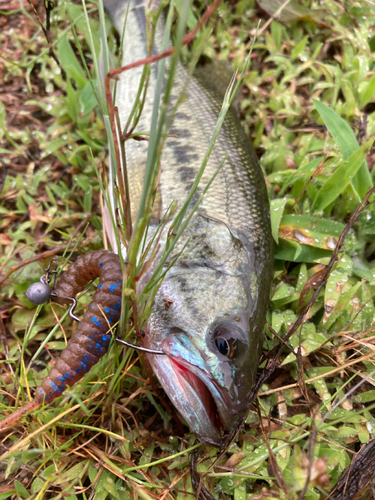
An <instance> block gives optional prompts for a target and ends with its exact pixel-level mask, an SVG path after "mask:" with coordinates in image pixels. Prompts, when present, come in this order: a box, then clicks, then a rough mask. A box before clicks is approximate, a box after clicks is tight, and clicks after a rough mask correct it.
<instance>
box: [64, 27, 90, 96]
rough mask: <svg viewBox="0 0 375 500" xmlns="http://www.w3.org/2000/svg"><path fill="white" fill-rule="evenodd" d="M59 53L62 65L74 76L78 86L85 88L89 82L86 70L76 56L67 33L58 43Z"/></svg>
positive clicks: (70, 75)
mask: <svg viewBox="0 0 375 500" xmlns="http://www.w3.org/2000/svg"><path fill="white" fill-rule="evenodd" d="M58 55H59V59H60V63H61V66H62V67H63V68H64V70H65V71H66V72H67V74H68V75H69V77H70V78H73V80H74V82H75V84H76V85H77V87H78V88H80V89H83V88H84V87H85V86H86V84H87V79H86V75H85V72H84V71H83V69H82V67H81V65H80V64H79V62H78V59H77V58H76V56H75V54H74V51H73V49H72V46H71V45H70V42H69V41H68V37H67V35H64V36H62V37H61V38H60V41H59V43H58Z"/></svg>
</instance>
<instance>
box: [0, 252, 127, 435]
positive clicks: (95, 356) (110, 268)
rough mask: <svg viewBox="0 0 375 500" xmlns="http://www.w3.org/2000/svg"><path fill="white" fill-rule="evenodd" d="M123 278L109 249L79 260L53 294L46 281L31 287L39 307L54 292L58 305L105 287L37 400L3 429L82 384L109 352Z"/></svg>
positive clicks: (29, 293) (0, 425)
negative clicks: (87, 289) (90, 286)
mask: <svg viewBox="0 0 375 500" xmlns="http://www.w3.org/2000/svg"><path fill="white" fill-rule="evenodd" d="M119 276H122V269H121V264H120V261H119V257H118V255H116V254H114V253H113V252H108V251H107V250H94V251H91V252H88V253H87V254H86V255H82V256H80V257H78V259H77V260H76V261H75V262H74V263H73V264H71V265H70V267H69V270H68V271H67V272H65V273H63V274H62V275H61V277H59V279H58V282H57V283H56V286H55V288H54V290H53V292H52V290H51V288H49V287H48V284H47V283H46V282H45V280H44V281H43V278H42V280H41V282H40V283H34V284H33V285H31V287H30V288H29V290H28V291H27V296H28V298H29V299H30V301H31V302H33V303H37V304H41V303H43V302H46V301H47V300H48V299H49V298H50V296H51V292H52V295H53V296H56V301H57V302H64V303H65V302H66V301H67V300H68V299H69V298H72V297H75V296H76V295H77V293H79V292H80V291H82V289H83V287H84V286H85V285H86V284H87V283H88V282H89V281H91V280H92V279H95V278H100V285H101V286H99V287H98V288H97V290H96V292H95V294H94V297H93V299H92V302H91V304H90V305H89V307H88V308H87V310H86V312H85V314H84V316H83V318H82V320H81V321H80V322H79V324H78V326H77V328H76V329H75V330H74V332H73V333H72V336H71V338H70V340H69V341H68V345H67V346H66V348H65V349H64V351H63V352H62V353H61V355H60V357H59V358H58V360H57V361H56V365H55V367H54V368H52V370H51V371H50V373H49V375H48V377H47V378H45V379H44V380H43V382H42V385H41V386H40V387H38V388H37V390H36V395H35V398H34V399H33V400H32V401H29V402H28V403H27V404H26V405H24V406H23V407H22V408H19V409H18V410H16V411H15V412H13V413H12V414H11V415H9V416H8V417H6V418H5V419H4V420H2V421H1V422H0V429H4V428H5V427H7V426H9V425H11V424H14V423H15V422H17V420H19V419H20V418H21V417H23V416H24V415H25V414H26V413H29V412H30V411H32V410H34V409H36V408H37V407H38V406H40V405H41V404H42V403H43V401H45V402H46V403H50V402H51V401H53V400H54V399H56V398H57V397H59V396H61V394H62V393H63V392H64V391H65V389H66V387H67V385H69V386H72V385H73V384H75V383H76V382H78V380H80V379H81V378H82V377H84V375H85V373H87V372H88V371H89V370H90V369H91V367H92V366H94V365H95V364H96V363H97V362H98V361H99V359H100V358H101V357H102V356H103V355H104V354H105V353H106V352H107V349H108V346H109V343H110V341H111V338H112V335H111V334H110V332H109V330H110V328H109V324H112V325H113V324H114V323H116V322H117V321H118V320H119V318H120V312H121V288H122V286H121V285H122V283H121V282H119V281H118V277H119ZM117 285H118V286H117ZM47 288H48V290H47Z"/></svg>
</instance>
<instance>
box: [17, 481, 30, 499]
mask: <svg viewBox="0 0 375 500" xmlns="http://www.w3.org/2000/svg"><path fill="white" fill-rule="evenodd" d="M14 487H15V488H16V490H17V493H18V495H19V496H20V497H22V498H29V497H30V493H29V492H28V491H27V489H26V488H25V487H24V485H23V484H22V483H20V482H19V481H17V480H16V481H14Z"/></svg>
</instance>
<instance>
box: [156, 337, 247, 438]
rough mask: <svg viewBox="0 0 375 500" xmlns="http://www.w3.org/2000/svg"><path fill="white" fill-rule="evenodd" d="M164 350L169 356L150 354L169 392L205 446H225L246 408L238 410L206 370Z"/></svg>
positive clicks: (164, 386)
mask: <svg viewBox="0 0 375 500" xmlns="http://www.w3.org/2000/svg"><path fill="white" fill-rule="evenodd" d="M167 343H168V342H167ZM163 347H165V343H164V346H163ZM164 350H165V352H166V354H167V355H166V356H152V355H150V356H148V359H149V361H150V363H151V365H152V368H153V370H154V372H155V374H156V376H157V377H158V379H159V381H160V383H161V385H162V386H163V388H164V390H165V392H166V393H167V394H168V396H169V398H170V399H171V401H172V403H173V404H174V406H175V407H176V408H177V410H178V411H179V413H180V414H181V416H182V417H183V418H184V419H185V421H186V423H187V424H188V426H189V427H190V429H191V430H192V431H193V432H194V434H196V436H197V437H198V438H199V439H200V440H201V441H202V442H203V443H205V444H207V445H210V446H217V447H222V446H224V445H225V443H226V441H227V438H228V436H229V431H231V430H232V429H233V427H235V426H236V424H237V423H238V422H239V420H240V418H242V416H243V415H244V411H243V407H242V408H239V409H237V408H235V407H234V405H233V404H232V403H231V401H230V399H229V395H228V393H227V390H226V389H223V388H222V387H220V386H219V384H218V383H217V382H216V380H214V379H213V377H212V376H211V375H210V373H209V372H208V371H206V370H205V369H204V368H200V367H198V366H196V365H195V364H194V365H193V364H191V363H189V362H188V361H186V360H185V359H184V358H182V357H180V356H174V355H171V354H170V353H169V352H168V351H169V349H168V348H166V349H164Z"/></svg>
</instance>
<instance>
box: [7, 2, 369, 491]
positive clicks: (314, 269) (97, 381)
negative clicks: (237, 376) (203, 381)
mask: <svg viewBox="0 0 375 500" xmlns="http://www.w3.org/2000/svg"><path fill="white" fill-rule="evenodd" d="M302 3H303V6H302ZM258 4H259V5H260V6H262V7H263V8H264V9H265V10H268V14H267V13H265V12H264V11H261V10H260V9H259V8H258V7H256V6H255V4H254V2H253V1H252V0H245V1H239V2H237V4H236V6H232V5H230V4H229V3H227V2H225V3H224V4H223V5H222V6H221V7H220V9H219V12H218V14H217V15H216V16H215V24H214V30H213V34H212V35H211V37H210V38H209V40H208V42H207V43H206V44H205V46H204V52H203V58H204V59H205V60H212V59H216V58H218V59H221V60H224V61H226V60H229V61H230V63H231V66H232V69H233V70H241V69H242V67H243V63H244V60H245V58H246V56H247V54H248V50H249V47H250V43H251V41H252V36H253V35H254V33H255V28H256V26H257V24H258V20H259V19H260V20H261V21H262V24H261V26H260V34H259V35H258V38H257V40H256V42H255V46H254V49H253V53H252V57H251V66H250V69H249V71H247V72H246V74H245V77H244V82H243V89H242V95H241V99H240V101H239V103H238V105H239V109H240V113H241V119H242V123H243V126H244V128H245V130H246V132H247V133H248V134H249V136H250V137H251V138H252V140H253V142H254V145H255V147H256V148H257V152H258V155H259V156H260V159H261V165H262V168H263V169H264V172H265V174H266V180H267V187H268V192H269V197H270V199H271V214H272V223H273V234H274V238H275V240H276V241H277V245H276V251H275V279H274V287H273V290H272V298H271V305H270V310H269V314H268V322H269V324H270V325H271V326H272V328H273V330H274V331H275V332H276V333H277V334H278V335H281V336H284V335H285V334H286V333H287V331H288V330H289V328H290V327H291V325H292V324H293V322H294V321H295V320H296V318H297V317H298V315H299V314H300V313H301V311H302V309H303V307H304V305H305V304H306V303H307V302H308V301H309V299H310V298H311V296H312V293H313V291H314V290H315V287H316V283H317V282H318V281H319V277H321V275H322V272H323V271H324V269H325V266H326V265H327V264H328V261H329V258H330V256H331V254H332V250H333V248H334V246H335V245H336V243H337V240H338V238H339V236H340V234H341V232H342V230H343V229H344V227H345V224H346V223H347V221H348V220H349V218H350V216H351V214H352V213H353V212H354V210H355V209H356V207H357V206H358V205H359V203H360V202H361V200H362V199H363V197H364V195H365V193H366V192H367V190H368V188H369V187H370V186H371V185H372V171H373V165H374V162H375V156H374V153H373V149H372V142H373V139H374V128H375V123H374V119H373V111H374V109H375V107H374V101H375V99H374V94H375V71H374V69H375V55H374V53H375V30H374V24H375V21H374V20H373V16H372V15H371V13H372V11H373V8H374V5H373V3H372V2H370V1H365V0H361V1H358V2H355V1H352V0H351V1H346V2H341V3H336V2H333V1H332V2H331V1H329V0H327V1H326V2H325V3H324V6H323V7H322V6H321V5H320V2H316V1H314V0H311V1H310V0H309V1H306V2H301V5H300V6H298V4H297V2H295V1H293V0H292V1H291V2H290V3H289V5H288V6H286V7H285V8H284V10H283V11H282V12H281V14H280V15H279V17H278V18H277V20H272V21H271V22H270V23H269V25H268V26H267V27H265V28H264V29H263V27H262V26H263V25H264V23H265V21H267V20H268V19H269V15H270V14H272V12H271V10H269V9H273V12H275V11H276V9H278V8H279V7H280V6H281V5H282V2H280V1H279V0H275V1H274V2H269V1H268V2H266V1H265V0H260V1H259V2H258ZM66 5H68V7H69V13H70V16H71V18H72V19H75V20H76V22H75V28H76V35H73V33H72V30H71V24H72V23H71V21H69V16H68V15H67V11H66ZM305 7H306V8H307V10H306V9H305ZM3 8H4V9H6V10H4V13H5V14H7V17H6V19H7V24H6V25H4V26H5V27H4V29H3V31H2V34H1V44H2V48H3V49H5V50H3V52H2V54H4V55H5V58H6V59H5V60H3V63H4V66H3V67H2V68H1V67H0V72H1V73H0V75H1V78H2V80H3V86H2V87H3V90H4V92H3V93H2V94H1V97H0V126H1V129H0V137H1V141H2V145H1V146H0V150H1V153H2V161H3V168H4V165H5V166H6V177H5V178H4V183H3V186H2V189H1V196H0V213H1V222H0V224H1V233H0V245H1V248H0V269H1V280H2V281H1V284H2V288H1V297H0V307H1V309H0V310H1V321H0V327H1V329H0V334H1V339H2V345H3V347H2V351H1V352H2V358H1V360H0V361H1V369H2V372H1V387H0V398H1V399H0V404H1V405H2V406H1V408H2V410H1V411H4V412H5V410H6V411H7V412H8V411H10V409H11V407H12V406H14V404H15V403H16V402H17V403H20V402H21V401H25V400H27V399H28V398H29V397H30V395H31V393H32V389H33V388H34V387H35V386H36V385H38V384H39V383H40V381H41V380H42V379H43V378H44V377H45V376H46V374H47V372H48V370H49V369H50V366H51V359H52V357H53V356H55V355H56V354H58V352H59V351H61V350H62V349H63V348H64V346H65V337H66V336H68V335H69V331H70V321H69V320H68V319H66V318H63V314H64V312H65V311H64V309H63V308H60V307H59V306H56V305H53V308H52V307H51V306H50V305H48V306H44V307H43V308H40V310H38V312H37V313H38V315H37V316H35V309H33V308H31V306H30V304H29V303H28V302H27V299H26V297H25V291H26V289H27V287H28V286H29V284H30V283H31V282H33V281H35V280H36V279H38V278H39V276H40V275H41V274H42V273H43V268H44V267H46V264H47V263H48V262H49V261H50V259H51V258H52V256H54V255H56V254H58V255H62V254H63V252H64V251H65V250H66V249H68V250H69V251H76V246H77V247H78V249H79V250H87V249H95V248H101V247H102V245H103V234H102V232H101V230H102V223H101V204H102V197H101V190H100V182H104V180H105V175H106V174H105V172H106V170H105V168H104V164H105V163H106V162H107V152H106V134H105V129H106V127H108V122H106V120H105V119H104V120H103V119H102V115H101V114H100V113H99V112H98V108H97V107H96V100H95V99H93V91H92V85H91V82H90V80H89V78H88V76H87V74H86V72H85V68H84V66H83V65H82V64H81V60H80V54H79V47H80V48H81V50H82V53H83V54H84V55H85V63H86V64H87V66H88V67H89V68H90V70H91V75H93V78H94V80H95V72H93V67H95V64H96V63H95V60H94V59H93V57H92V56H90V54H93V52H92V50H91V48H92V47H93V46H94V49H95V48H96V50H97V49H98V46H96V47H95V44H97V43H98V42H97V40H96V39H95V38H93V40H92V41H91V38H90V31H89V30H88V28H87V25H86V23H85V14H84V10H83V9H82V7H81V6H80V5H75V4H73V3H67V4H61V5H60V6H59V7H58V8H57V9H56V10H54V11H53V18H52V28H51V36H52V44H53V48H54V50H55V52H56V55H57V57H58V59H59V61H60V63H61V66H62V70H61V69H60V68H59V67H58V66H57V64H56V63H55V62H54V61H53V60H52V59H51V58H50V57H49V56H48V45H47V42H46V40H45V38H44V35H43V33H42V32H41V30H40V28H39V27H38V25H37V24H35V23H34V21H33V16H32V15H31V13H30V11H29V9H28V7H27V6H26V5H25V6H24V7H22V5H21V7H20V9H17V10H15V11H12V10H10V9H9V6H8V4H6V5H5V7H3ZM1 10H2V4H0V11H1ZM203 11H204V2H196V3H194V7H193V9H192V11H191V12H190V13H189V17H188V24H189V27H190V28H191V27H193V25H194V23H195V20H196V19H198V18H200V16H201V15H202V12H203ZM87 12H88V17H89V18H90V23H91V26H92V31H93V32H94V33H95V32H99V31H100V30H103V25H102V24H101V25H100V23H99V17H98V14H97V10H96V5H95V4H87ZM27 13H28V14H27ZM39 14H40V16H41V17H42V18H43V19H44V14H43V10H42V9H41V11H40V13H39ZM107 27H108V28H109V24H108V26H107ZM249 34H251V36H249ZM115 46H116V43H115V40H114V38H113V36H112V35H111V37H110V38H109V52H111V53H114V51H115ZM194 48H195V46H194V44H191V45H190V46H189V48H184V49H183V50H182V52H183V56H184V57H186V58H187V59H189V57H190V54H191V53H192V52H193V51H194ZM373 51H374V52H373ZM109 57H110V56H109V55H108V59H109ZM94 88H95V89H96V87H95V86H94ZM99 100H101V103H102V105H103V96H102V95H101V94H100V90H99ZM1 103H2V104H1ZM365 161H367V167H366V164H365V163H364V162H365ZM368 172H370V173H369V174H368ZM97 173H98V175H99V177H100V182H99V179H98V176H97ZM374 210H375V209H374V207H373V206H370V207H369V208H368V209H366V211H365V213H364V214H363V215H361V216H360V217H359V219H358V221H357V222H356V224H355V225H354V228H353V230H352V231H351V233H350V235H349V237H348V238H347V239H346V242H345V247H344V252H342V253H341V254H340V259H339V262H338V264H337V265H336V266H335V268H334V270H333V271H332V273H331V274H330V277H329V280H328V282H327V284H326V286H325V287H324V289H323V290H322V292H321V293H320V295H319V296H318V299H317V301H316V302H315V304H314V306H313V308H312V311H311V313H310V314H309V317H308V320H307V321H306V322H305V323H304V325H303V327H302V328H301V329H300V330H298V331H297V333H295V334H294V335H293V336H292V337H291V338H290V340H289V342H288V343H289V346H290V347H292V348H293V349H294V350H297V348H300V350H301V353H302V360H300V361H299V362H297V359H296V356H295V354H293V353H292V352H290V350H288V349H287V348H285V349H284V351H283V353H282V362H281V364H280V366H279V367H278V368H277V370H276V371H275V373H274V374H273V375H272V376H271V378H270V379H269V380H268V381H267V382H266V383H265V384H264V385H263V386H262V387H261V390H260V393H259V397H258V405H257V406H254V407H252V409H251V410H250V413H249V416H248V419H247V423H246V425H245V427H244V428H243V429H242V430H241V432H240V435H239V438H238V441H237V442H236V443H235V444H234V445H232V446H231V447H230V449H229V450H228V451H227V452H226V454H225V455H224V456H223V457H222V458H221V459H220V461H219V463H218V464H217V465H216V466H215V467H214V468H213V469H210V470H208V469H209V467H210V465H211V463H212V462H213V460H214V459H215V458H216V456H217V453H218V452H217V450H215V449H209V448H205V449H203V448H202V447H200V449H201V452H200V462H199V463H198V472H199V473H200V474H203V473H205V472H206V471H208V472H207V474H206V476H205V478H204V484H205V486H206V487H207V488H208V489H209V490H210V491H212V493H213V494H214V496H215V497H217V498H234V499H235V500H242V499H244V500H245V499H246V500H247V499H254V500H255V499H258V498H281V499H284V498H290V499H291V500H293V499H297V498H299V497H301V496H303V497H304V498H306V499H312V500H315V499H319V498H321V497H323V496H324V492H327V491H329V490H330V488H332V487H333V486H334V484H335V483H336V482H337V480H338V478H339V477H340V475H341V473H342V471H343V469H344V468H345V467H347V466H348V465H349V464H350V463H351V461H352V458H353V456H354V453H355V452H357V451H358V450H359V449H360V446H361V445H362V444H363V443H365V442H367V441H368V440H369V439H371V438H372V434H373V432H374V430H373V429H374V425H375V420H374V416H375V413H374V407H375V405H374V401H375V390H374V389H373V385H374V383H375V381H374V376H373V370H374V366H373V365H374V362H373V360H374V356H373V350H374V347H373V346H374V328H373V325H374V312H375V309H374V301H373V296H374V294H375V279H374V270H375V265H374V258H373V254H374V244H375V237H374V235H375V225H374V224H375V214H374ZM88 295H89V294H88ZM88 295H83V296H82V297H81V298H80V309H79V310H78V314H82V311H83V309H84V307H85V305H87V303H88V302H89V300H90V299H89V297H88ZM55 315H57V316H58V317H59V318H62V320H61V325H62V326H61V327H58V326H57V327H55V325H56V316H55ZM51 330H52V331H51ZM276 343H277V340H276V339H275V337H274V335H273V333H271V331H269V330H267V332H266V339H265V342H264V351H265V352H267V351H268V350H269V349H271V348H272V347H273V346H274V345H275V344H276ZM41 346H43V347H44V348H41ZM359 383H360V384H359ZM155 406H156V407H157V408H158V412H157V413H155V409H154V408H155ZM6 436H7V434H3V435H2V447H3V449H2V450H0V451H1V454H2V455H3V456H4V454H5V453H8V450H11V451H12V452H11V453H10V454H7V456H6V458H3V460H2V461H1V463H0V478H1V481H0V482H1V488H0V499H5V498H11V497H12V496H13V498H30V497H32V498H35V499H36V498H38V499H39V498H68V499H72V500H73V499H76V498H77V499H86V498H87V499H89V498H92V499H93V498H95V499H96V500H99V499H101V498H103V499H106V498H109V499H112V498H115V499H127V498H129V499H132V498H138V497H140V498H145V499H146V498H178V499H185V498H193V496H192V494H191V493H192V492H193V490H192V486H191V482H190V474H189V452H190V451H191V450H192V448H193V447H194V446H195V445H194V442H195V439H194V436H192V435H191V434H189V433H188V430H187V429H186V434H184V435H182V434H181V433H180V432H179V431H178V429H177V427H176V425H175V424H174V422H173V421H170V420H169V418H168V416H167V415H166V413H165V410H164V409H163V406H162V404H161V403H160V402H159V400H158V399H157V397H156V396H155V395H154V394H153V391H152V388H151V387H150V385H149V384H148V382H147V374H146V373H145V372H144V370H143V368H142V364H141V363H140V362H139V360H138V358H137V355H136V354H135V353H134V352H131V351H123V350H122V349H121V348H119V347H117V346H115V345H114V346H112V349H111V350H110V352H109V353H108V354H107V355H106V356H105V357H104V359H103V360H102V361H101V362H100V363H99V365H97V366H96V367H94V368H93V369H92V370H91V371H90V373H89V374H88V375H87V376H86V377H85V378H84V379H83V380H82V381H81V382H80V383H79V384H77V385H76V386H74V387H73V388H72V389H70V390H69V391H66V393H65V395H64V396H63V397H62V398H60V399H59V400H57V401H56V403H55V404H53V405H51V406H49V407H46V408H42V409H40V410H38V411H36V412H34V413H33V414H31V415H30V416H29V417H27V418H25V419H24V420H23V422H22V425H20V426H18V427H15V428H14V429H12V432H11V433H10V434H9V435H8V436H7V439H5V437H6ZM309 457H310V463H309V459H308V458H309ZM275 464H277V466H276V465H275ZM279 473H280V475H279ZM308 476H309V484H308V488H307V489H306V490H305V484H306V480H307V479H308ZM275 477H277V479H275ZM281 478H282V479H281ZM170 487H171V488H173V489H172V490H171V491H170V492H169V490H168V488H170Z"/></svg>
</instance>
